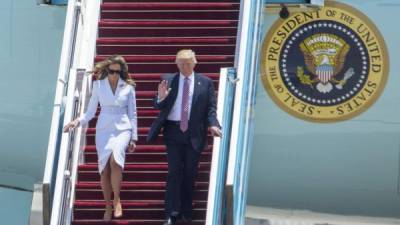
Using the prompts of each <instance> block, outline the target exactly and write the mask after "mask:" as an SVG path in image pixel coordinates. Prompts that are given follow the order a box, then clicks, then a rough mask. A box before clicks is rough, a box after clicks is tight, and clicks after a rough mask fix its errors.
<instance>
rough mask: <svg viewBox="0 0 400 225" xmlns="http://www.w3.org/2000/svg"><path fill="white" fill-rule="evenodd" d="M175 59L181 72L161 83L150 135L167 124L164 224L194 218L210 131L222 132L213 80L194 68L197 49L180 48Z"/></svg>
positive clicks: (164, 131) (153, 138) (148, 138)
mask: <svg viewBox="0 0 400 225" xmlns="http://www.w3.org/2000/svg"><path fill="white" fill-rule="evenodd" d="M175 62H176V64H177V66H178V68H179V73H176V74H170V75H167V76H165V77H163V79H162V81H161V83H160V84H159V85H158V96H157V97H156V98H155V108H157V109H160V114H159V116H158V117H157V118H156V120H155V121H154V122H153V124H152V126H151V128H150V131H149V134H148V136H147V141H153V140H155V139H156V138H157V136H158V134H159V132H160V130H161V128H164V129H163V136H164V142H165V145H166V147H167V160H168V177H167V188H166V196H165V212H166V216H167V218H166V221H165V222H164V225H174V224H175V222H176V220H177V219H178V218H180V219H181V220H182V221H183V222H186V223H187V222H190V221H191V218H192V202H193V190H194V185H195V179H196V175H197V167H198V162H199V158H200V154H201V151H202V150H203V149H204V148H205V146H206V143H207V131H208V129H210V132H211V134H212V135H214V136H217V137H221V135H222V133H221V130H220V124H219V122H218V120H217V117H216V98H215V91H214V85H213V81H212V80H211V79H210V78H208V77H206V76H203V75H201V74H198V73H195V72H194V67H195V65H196V63H197V60H196V57H195V53H194V52H193V51H192V50H190V49H184V50H181V51H179V52H178V54H177V56H176V61H175Z"/></svg>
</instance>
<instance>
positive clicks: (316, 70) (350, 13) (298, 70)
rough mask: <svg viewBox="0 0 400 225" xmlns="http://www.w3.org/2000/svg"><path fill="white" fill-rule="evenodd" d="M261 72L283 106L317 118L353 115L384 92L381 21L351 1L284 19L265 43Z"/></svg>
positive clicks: (385, 60)
mask: <svg viewBox="0 0 400 225" xmlns="http://www.w3.org/2000/svg"><path fill="white" fill-rule="evenodd" d="M261 63H262V65H261V78H262V81H263V84H264V87H265V89H266V90H267V92H268V94H269V95H270V96H271V98H272V99H273V100H274V102H275V103H276V104H277V105H279V106H280V107H281V108H282V109H283V110H285V111H286V112H288V113H290V114H291V115H294V116H296V117H298V118H301V119H305V120H308V121H315V122H335V121H341V120H346V119H350V118H352V117H354V116H356V115H358V114H360V113H361V112H363V111H365V110H366V109H367V108H368V107H370V106H371V105H372V104H373V103H374V102H375V101H376V99H377V98H378V97H379V95H380V94H381V92H382V90H383V88H384V86H385V83H386V80H387V76H388V68H389V59H388V55H387V50H386V46H385V43H384V40H383V38H382V36H381V34H380V33H379V31H378V30H377V28H376V27H375V25H374V24H373V23H372V22H371V21H370V20H369V19H368V18H367V17H366V16H365V15H363V14H362V13H361V12H359V11H357V10H355V9H354V8H352V7H351V6H349V5H345V4H343V3H338V2H334V1H326V5H325V6H324V7H323V8H322V9H321V10H319V11H314V12H303V13H296V14H293V15H291V16H290V17H289V18H287V19H285V20H283V19H279V20H278V21H277V22H275V24H274V25H273V26H272V28H271V29H270V31H269V32H268V34H267V36H266V38H265V40H264V42H263V48H262V62H261Z"/></svg>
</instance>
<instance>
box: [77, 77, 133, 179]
mask: <svg viewBox="0 0 400 225" xmlns="http://www.w3.org/2000/svg"><path fill="white" fill-rule="evenodd" d="M99 103H100V108H101V111H100V115H99V117H98V120H97V124H96V150H97V156H98V164H99V172H100V174H101V172H102V171H103V169H104V167H105V166H106V164H107V162H108V160H109V158H110V156H111V155H113V156H114V159H115V162H116V163H118V165H119V166H121V168H122V169H123V168H124V164H125V152H126V150H127V148H128V145H129V141H130V140H131V139H133V140H135V141H137V139H138V137H137V112H136V97H135V89H134V87H133V86H132V85H128V84H127V83H126V82H125V81H123V80H122V79H119V81H118V85H117V88H116V90H115V94H113V92H112V89H111V86H110V83H109V81H108V78H105V79H103V80H96V81H94V82H93V88H92V95H91V97H90V101H89V105H88V108H87V111H86V113H84V114H83V115H82V116H81V117H80V118H79V121H80V124H81V125H82V126H83V125H85V124H87V123H88V122H89V121H90V120H91V119H92V118H93V117H94V115H95V114H96V111H97V106H98V104H99Z"/></svg>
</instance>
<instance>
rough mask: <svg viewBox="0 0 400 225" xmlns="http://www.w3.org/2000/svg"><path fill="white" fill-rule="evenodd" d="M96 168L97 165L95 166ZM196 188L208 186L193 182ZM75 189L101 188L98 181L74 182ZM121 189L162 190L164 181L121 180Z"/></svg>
mask: <svg viewBox="0 0 400 225" xmlns="http://www.w3.org/2000/svg"><path fill="white" fill-rule="evenodd" d="M96 168H97V167H96ZM195 187H196V189H199V190H206V189H207V188H208V183H207V182H197V183H196V184H195ZM76 188H77V189H81V190H83V189H101V187H100V182H98V181H94V182H78V183H77V184H76ZM121 189H124V190H139V189H141V190H164V189H165V182H128V181H124V182H122V186H121Z"/></svg>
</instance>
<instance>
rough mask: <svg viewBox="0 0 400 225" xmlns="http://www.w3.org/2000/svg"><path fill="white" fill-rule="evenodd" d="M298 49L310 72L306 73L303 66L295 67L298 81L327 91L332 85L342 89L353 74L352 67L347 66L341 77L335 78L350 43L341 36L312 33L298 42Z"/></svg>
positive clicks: (321, 90) (320, 90) (323, 91)
mask: <svg viewBox="0 0 400 225" xmlns="http://www.w3.org/2000/svg"><path fill="white" fill-rule="evenodd" d="M300 49H301V51H302V53H303V55H304V62H305V64H306V67H307V70H308V71H309V72H310V73H311V74H312V76H313V77H312V78H311V77H310V75H306V74H305V73H304V69H303V67H297V77H298V78H299V80H300V82H301V83H302V84H305V85H309V86H310V87H311V88H314V85H315V84H316V85H315V88H316V89H317V90H318V91H319V92H320V93H323V94H325V93H329V92H330V91H331V90H332V89H333V85H332V84H334V85H335V87H336V88H337V89H342V88H343V85H345V84H346V81H347V80H348V79H350V77H352V76H353V74H354V69H353V68H349V69H348V70H347V71H346V72H345V74H344V77H343V79H341V80H338V79H335V76H336V75H338V74H339V73H340V72H341V71H342V69H343V65H344V62H345V60H346V56H347V53H348V52H349V50H350V45H349V44H347V43H346V41H345V40H343V39H342V38H340V37H338V36H336V35H334V34H325V33H320V34H314V35H312V36H310V37H308V38H306V39H305V40H304V41H302V42H301V43H300Z"/></svg>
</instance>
